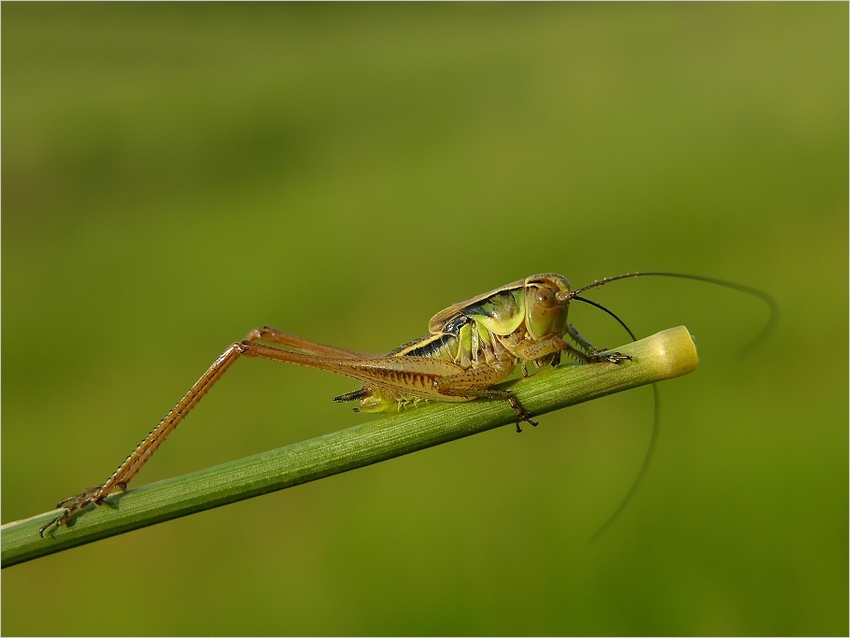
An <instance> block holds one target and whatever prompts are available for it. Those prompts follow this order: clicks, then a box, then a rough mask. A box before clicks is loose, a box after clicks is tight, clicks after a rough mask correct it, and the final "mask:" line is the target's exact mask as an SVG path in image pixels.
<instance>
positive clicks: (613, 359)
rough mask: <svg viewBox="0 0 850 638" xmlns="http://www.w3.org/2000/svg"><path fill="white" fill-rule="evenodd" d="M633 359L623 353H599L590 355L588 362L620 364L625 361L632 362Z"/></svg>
mask: <svg viewBox="0 0 850 638" xmlns="http://www.w3.org/2000/svg"><path fill="white" fill-rule="evenodd" d="M631 360H632V358H631V357H630V356H629V355H627V354H623V353H621V352H599V353H594V354H591V355H588V357H587V362H588V363H602V362H603V361H607V362H608V363H615V364H619V363H622V362H623V361H631Z"/></svg>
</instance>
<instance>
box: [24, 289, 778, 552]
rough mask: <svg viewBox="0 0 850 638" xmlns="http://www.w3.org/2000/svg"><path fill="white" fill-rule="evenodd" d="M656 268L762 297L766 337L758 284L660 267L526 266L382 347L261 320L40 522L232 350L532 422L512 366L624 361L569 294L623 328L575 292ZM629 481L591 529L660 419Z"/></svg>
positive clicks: (112, 484) (380, 402) (89, 495)
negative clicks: (353, 345) (485, 404)
mask: <svg viewBox="0 0 850 638" xmlns="http://www.w3.org/2000/svg"><path fill="white" fill-rule="evenodd" d="M647 276H663V277H680V278H685V279H695V280H698V281H703V282H707V283H711V284H716V285H719V286H724V287H726V288H732V289H734V290H738V291H741V292H745V293H747V294H750V295H754V296H756V297H758V298H760V299H762V300H763V301H765V302H766V303H767V304H768V305H769V306H770V308H771V311H772V314H771V322H770V323H769V324H768V326H767V327H766V328H765V329H764V330H763V331H762V335H761V336H765V335H766V333H767V331H768V330H769V329H770V327H772V323H773V320H774V318H775V317H776V314H777V313H776V309H777V307H776V303H775V302H774V301H773V299H772V298H771V297H770V296H769V295H767V294H766V293H764V292H762V291H760V290H757V289H755V288H750V287H749V286H742V285H740V284H736V283H732V282H728V281H723V280H720V279H714V278H711V277H702V276H699V275H687V274H680V273H667V272H635V273H628V274H625V275H618V276H615V277H608V278H606V279H601V280H597V281H595V282H593V283H592V284H589V285H587V286H583V287H581V288H577V289H571V288H570V284H569V282H568V281H567V279H566V277H564V276H563V275H558V274H555V273H546V274H541V275H532V276H531V277H526V278H525V279H519V280H517V281H514V282H513V283H510V284H507V285H506V286H502V287H501V288H497V289H495V290H491V291H490V292H486V293H484V294H483V295H479V296H477V297H473V298H471V299H467V300H466V301H462V302H460V303H456V304H454V305H452V306H449V307H448V308H446V309H445V310H443V311H441V312H438V313H437V314H436V315H434V316H433V317H432V318H431V321H430V322H429V323H428V334H427V335H425V336H424V337H422V338H420V339H415V340H413V341H411V342H409V343H406V344H404V345H402V346H399V347H398V348H396V349H395V350H392V351H391V352H389V353H387V354H376V353H368V352H358V351H355V350H346V349H344V348H337V347H334V346H327V345H323V344H320V343H316V342H314V341H308V340H306V339H302V338H300V337H296V336H294V335H291V334H288V333H286V332H282V331H280V330H276V329H274V328H269V327H264V328H258V329H255V330H252V331H251V332H249V333H248V335H247V336H246V337H245V339H243V340H242V341H237V342H235V343H232V344H231V345H230V346H229V347H228V348H227V349H226V350H225V351H224V352H222V353H221V355H220V356H219V357H218V358H217V359H216V360H215V362H214V363H213V364H212V365H211V366H210V368H209V369H208V370H207V371H206V372H205V373H204V374H203V376H201V378H200V379H199V380H198V381H197V382H196V383H195V385H193V386H192V387H191V389H190V390H189V392H187V393H186V395H185V396H184V397H183V398H182V399H181V400H180V402H179V403H178V404H177V405H176V406H174V408H173V409H172V410H171V412H169V413H168V414H167V415H166V417H165V418H164V419H163V420H162V421H161V422H160V423H159V425H157V426H156V427H155V428H154V429H153V430H152V431H151V433H150V434H148V436H147V437H145V439H144V440H143V441H142V442H141V443H140V444H139V445H138V447H136V449H135V450H133V453H132V454H130V456H128V457H127V459H126V460H125V461H124V462H123V463H122V464H121V465H120V466H119V467H118V469H117V470H115V472H114V473H113V474H112V476H110V477H109V478H108V479H107V480H106V481H105V482H104V483H103V484H101V485H99V486H97V487H93V488H90V489H87V490H85V491H84V492H82V493H81V494H78V495H76V496H72V497H70V498H66V499H64V500H62V501H60V502H59V503H58V504H57V506H56V507H57V508H59V509H61V510H62V513H61V514H59V515H58V516H57V517H56V518H55V519H53V520H51V521H50V522H49V523H47V524H46V525H44V526H43V527H42V528H41V530H40V533H41V535H42V537H43V536H44V533H45V531H47V529H48V528H50V527H51V526H54V525H55V526H56V527H59V526H61V525H64V524H65V523H67V522H68V520H69V519H70V518H71V517H72V516H74V515H75V514H77V513H79V512H82V511H83V510H85V509H87V508H88V507H89V506H90V505H97V506H100V505H103V504H104V502H105V501H104V499H105V498H106V497H107V496H108V495H109V494H112V493H113V492H115V491H124V490H126V488H127V484H128V483H129V482H130V481H131V480H132V479H133V477H135V476H136V474H137V473H138V472H139V470H141V468H142V466H143V465H144V464H145V463H146V462H147V461H148V459H149V458H150V457H151V456H152V455H153V453H154V452H156V450H157V449H158V448H159V446H160V445H161V444H162V443H163V441H165V439H166V437H167V436H168V435H169V434H170V433H171V432H172V431H173V430H174V428H176V427H177V425H178V424H179V423H180V422H181V421H182V420H183V419H184V418H185V417H186V415H187V414H188V413H189V411H190V410H191V409H192V408H193V407H195V405H196V404H197V403H198V401H200V400H201V398H202V397H203V396H204V395H205V394H206V393H207V391H208V390H209V389H210V388H211V387H212V386H213V385H214V384H215V383H216V382H217V381H218V380H219V379H220V378H221V376H222V375H223V374H224V373H225V372H226V371H227V369H228V368H229V367H230V366H231V365H233V363H234V362H235V361H236V360H237V359H239V358H240V357H261V358H265V359H273V360H275V361H285V362H288V363H296V364H299V365H304V366H310V367H314V368H319V369H322V370H328V371H330V372H335V373H337V374H342V375H346V376H349V377H353V378H355V379H358V380H360V381H362V382H363V385H362V386H361V387H360V388H359V389H357V390H354V391H353V392H349V393H347V394H343V395H341V396H338V397H336V398H334V401H337V402H344V401H358V402H359V407H357V408H355V410H360V411H362V412H382V411H388V410H392V411H397V410H399V409H401V408H403V407H406V406H409V405H414V404H417V403H420V402H423V401H424V402H427V401H471V400H473V399H480V398H483V399H498V400H503V401H507V402H508V403H509V404H510V406H511V408H513V410H514V412H515V413H516V419H517V424H516V430H517V432H520V431H521V426H520V424H521V423H522V422H526V423H529V424H531V425H537V422H536V421H534V420H533V419H532V416H533V415H532V414H530V413H529V412H528V411H527V410H525V408H523V406H522V405H521V404H520V402H519V401H518V400H517V398H516V397H515V396H514V394H513V393H511V391H510V390H506V389H502V388H497V387H495V386H496V384H498V383H500V382H501V381H504V380H505V379H506V378H507V377H508V376H509V375H510V374H511V373H512V372H513V371H514V370H515V369H516V367H517V366H519V367H520V368H521V370H522V373H523V376H526V375H527V374H528V365H529V364H532V365H534V366H535V367H536V368H542V367H544V366H547V365H551V366H556V365H558V363H560V360H561V356H562V354H563V353H566V354H568V355H569V356H571V357H573V358H574V359H576V360H578V361H579V362H581V363H586V364H600V365H620V364H623V363H624V362H628V361H630V360H631V358H630V357H628V356H626V355H623V354H621V353H619V352H607V351H604V350H601V349H599V348H596V347H594V346H593V345H592V344H590V343H589V342H588V341H587V340H586V339H585V338H584V337H582V336H581V334H580V333H579V332H578V330H576V328H575V327H574V326H572V325H571V324H569V323H568V322H567V313H568V310H569V305H570V302H571V301H573V300H576V301H581V302H584V303H587V304H590V305H592V306H595V307H597V308H599V309H601V310H603V311H604V312H606V313H608V314H609V315H611V316H612V317H614V319H616V320H617V321H618V322H619V323H620V324H621V325H622V326H623V327H624V328H625V329H626V330H627V331H628V332H629V334H630V336H631V337H632V339H634V338H635V336H634V335H633V334H632V332H631V330H629V328H628V327H627V326H626V324H625V323H623V322H622V321H621V320H620V319H619V317H617V316H616V315H615V314H614V313H613V312H611V311H610V310H608V309H607V308H605V307H604V306H602V305H601V304H598V303H596V302H595V301H591V300H590V299H586V298H584V297H582V296H581V293H583V292H584V291H586V290H590V289H592V288H597V287H599V286H602V285H605V284H607V283H610V282H612V281H616V280H619V279H627V278H632V277H647ZM657 416H658V410H657V391H656V421H655V423H656V425H655V428H654V429H653V438H652V440H651V441H650V448H649V451H648V453H647V456H646V457H645V459H644V463H643V466H642V467H641V470H640V471H639V473H638V477H637V479H636V480H635V483H634V484H633V485H632V488H631V490H630V491H629V493H628V494H627V496H626V498H625V499H624V500H623V502H622V503H621V505H620V507H619V508H618V509H617V511H615V513H614V514H613V515H612V516H611V517H610V518H609V519H608V521H607V522H606V523H605V524H604V525H603V526H602V528H601V529H600V530H599V532H597V535H598V534H599V533H601V531H602V530H604V529H605V528H606V527H607V526H608V525H609V524H610V523H611V522H612V521H613V520H614V518H616V516H617V515H618V514H619V513H620V512H621V511H622V509H623V508H624V507H625V505H626V503H628V501H629V499H630V497H631V495H632V494H633V493H634V490H635V489H636V487H637V484H638V482H639V481H640V478H641V477H642V475H643V473H644V472H645V470H646V467H647V466H648V461H649V458H650V455H651V451H652V447H653V446H654V442H655V439H656V434H657V426H658V418H657Z"/></svg>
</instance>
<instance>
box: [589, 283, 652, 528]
mask: <svg viewBox="0 0 850 638" xmlns="http://www.w3.org/2000/svg"><path fill="white" fill-rule="evenodd" d="M573 299H575V300H576V301H581V302H583V303H586V304H588V305H591V306H593V307H595V308H599V309H600V310H601V311H603V312H605V313H606V314H608V315H610V316H612V317H614V319H616V320H617V323H619V324H620V325H621V326H623V328H625V329H626V332H628V333H629V336H630V337H631V338H632V340H634V341H636V340H637V337H635V334H634V333H633V332H632V331H631V329H630V328H629V327H628V326H627V325H626V324H625V322H624V321H623V320H622V319H620V318H619V317H618V316H617V315H615V314H614V313H613V312H611V311H610V310H608V308H606V307H605V306H603V305H602V304H601V303H597V302H595V301H591V300H590V299H585V298H584V297H580V296H579V295H577V294H574V295H573ZM652 397H653V401H654V404H655V411H654V412H655V413H654V416H653V418H652V435H651V436H650V437H649V446H648V447H647V448H646V454H644V456H643V463H641V464H640V469H639V470H638V473H637V476H635V479H634V481H632V486H631V487H630V488H629V491H628V492H626V495H625V496H624V497H623V500H622V501H620V505H619V506H618V507H617V509H615V510H614V512H613V514H611V515H610V516H609V517H608V519H607V520H606V521H605V522H604V523H602V525H601V526H600V527H599V529H597V530H596V532H595V533H594V534H593V536H591V537H590V538H589V539H588V541H587V542H588V543H593V542H594V541H596V539H598V538H599V537H600V536H602V534H604V533H605V530H607V529H608V528H609V527H611V525H612V524H613V523H614V521H616V520H617V519H618V518H620V514H622V513H623V511H624V510H625V509H626V507H628V505H629V503H630V502H631V500H632V497H633V496H634V495H635V493H636V492H637V489H638V487H639V486H640V484H641V482H642V481H643V477H644V476H646V472H647V470H649V465H650V463H652V456H653V454H654V453H655V445H656V444H657V443H658V435H659V434H660V433H661V393H660V392H659V391H658V384H657V383H653V384H652Z"/></svg>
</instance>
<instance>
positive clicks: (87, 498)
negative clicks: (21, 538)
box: [38, 486, 105, 538]
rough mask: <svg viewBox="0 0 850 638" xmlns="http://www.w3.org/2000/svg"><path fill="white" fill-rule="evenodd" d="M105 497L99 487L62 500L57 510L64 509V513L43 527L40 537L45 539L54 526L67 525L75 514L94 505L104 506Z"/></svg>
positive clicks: (39, 531)
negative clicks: (46, 533) (45, 534)
mask: <svg viewBox="0 0 850 638" xmlns="http://www.w3.org/2000/svg"><path fill="white" fill-rule="evenodd" d="M104 496H105V495H104V494H102V488H101V487H100V486H98V487H90V488H89V489H87V490H86V491H85V492H83V493H82V494H77V495H76V496H69V497H68V498H65V499H62V500H61V501H59V502H58V503H57V504H56V507H57V509H62V513H61V514H60V515H59V516H57V517H56V518H54V519H52V520H51V521H49V522H48V523H47V524H46V525H43V526H42V527H41V529H39V530H38V533H39V535H40V536H41V537H42V538H44V533H45V532H46V531H47V530H48V529H50V528H51V527H53V526H54V525H55V526H56V527H57V528H59V527H62V525H65V524H66V523H67V522H68V520H69V519H70V518H71V517H72V516H73V515H74V514H76V513H77V512H80V511H82V510H84V509H86V508H87V507H88V506H89V505H91V504H92V503H94V504H95V505H98V506H100V505H102V504H103V497H104Z"/></svg>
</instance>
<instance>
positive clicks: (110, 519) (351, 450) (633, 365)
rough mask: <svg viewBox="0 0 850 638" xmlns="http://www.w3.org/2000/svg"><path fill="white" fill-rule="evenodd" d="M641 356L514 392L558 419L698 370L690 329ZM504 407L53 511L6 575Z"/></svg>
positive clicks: (468, 408)
mask: <svg viewBox="0 0 850 638" xmlns="http://www.w3.org/2000/svg"><path fill="white" fill-rule="evenodd" d="M617 350H618V351H619V352H622V353H623V354H628V355H631V356H632V357H633V361H631V362H624V363H621V364H619V365H614V364H608V363H602V364H594V365H562V366H560V367H558V368H556V369H554V370H548V371H545V372H543V373H541V374H537V375H534V376H532V377H530V378H528V379H523V380H521V381H518V382H517V383H515V384H514V385H512V386H511V389H512V391H513V392H515V393H516V396H517V398H518V399H519V400H520V402H521V403H522V405H523V406H524V407H525V408H526V409H527V410H529V411H530V412H532V413H533V414H535V415H540V414H544V413H546V412H551V411H552V410H558V409H560V408H564V407H567V406H570V405H575V404H576V403H582V402H584V401H589V400H591V399H596V398H599V397H602V396H605V395H608V394H612V393H614V392H620V391H622V390H628V389H629V388H635V387H638V386H642V385H646V384H648V383H652V382H655V381H662V380H664V379H670V378H673V377H677V376H680V375H683V374H687V373H688V372H691V371H693V370H694V369H695V368H696V366H697V363H698V358H697V354H696V348H695V346H694V343H693V340H692V338H691V335H690V333H689V332H688V330H687V329H686V328H685V327H684V326H679V327H678V328H671V329H669V330H664V331H662V332H659V333H657V334H654V335H652V336H650V337H647V338H646V339H641V340H640V341H636V342H633V343H629V344H626V345H624V346H622V347H620V348H617ZM515 420H516V419H515V415H514V412H513V410H512V409H511V408H510V406H509V405H508V403H507V402H506V401H496V400H477V401H471V402H468V403H454V404H450V403H434V404H429V405H427V406H424V407H421V408H416V409H411V410H408V411H405V412H402V413H400V414H392V415H389V416H386V417H382V418H379V419H373V420H370V421H367V422H365V423H362V424H360V425H356V426H354V427H350V428H347V429H345V430H340V431H338V432H333V433H330V434H325V435H323V436H319V437H316V438H314V439H309V440H307V441H302V442H300V443H295V444H293V445H288V446H286V447H282V448H278V449H275V450H270V451H268V452H263V453H262V454H257V455H254V456H249V457H246V458H243V459H239V460H236V461H231V462H229V463H224V464H223V465H217V466H215V467H211V468H207V469H205V470H201V471H199V472H192V473H191V474H185V475H183V476H178V477H175V478H171V479H166V480H163V481H158V482H156V483H152V484H149V485H143V486H140V487H134V488H132V489H130V490H128V491H127V492H126V493H124V494H114V495H112V496H110V497H109V498H108V499H107V503H109V504H110V505H111V507H101V508H92V509H91V510H89V511H86V512H83V513H82V514H80V515H78V516H76V517H74V519H72V520H71V522H70V523H71V524H70V525H68V526H66V527H61V528H59V529H52V530H51V531H48V533H47V534H46V537H45V538H41V536H40V535H39V528H40V527H41V526H42V525H44V524H45V523H46V522H47V521H49V520H50V518H52V517H55V516H56V515H57V514H58V513H59V512H58V510H52V511H50V512H44V513H42V514H38V515H36V516H33V517H31V518H28V519H25V520H20V521H14V522H11V523H7V524H5V525H3V526H2V528H0V541H2V566H3V567H4V568H5V567H9V566H10V565H16V564H18V563H22V562H25V561H28V560H32V559H34V558H39V557H41V556H47V555H48V554H53V553H55V552H60V551H63V550H66V549H70V548H72V547H76V546H78V545H84V544H85V543H91V542H93V541H97V540H100V539H103V538H108V537H110V536H115V535H117V534H123V533H125V532H129V531H131V530H134V529H139V528H141V527H146V526H148V525H154V524H156V523H161V522H163V521H167V520H170V519H173V518H178V517H180V516H186V515H188V514H193V513H195V512H201V511H204V510H208V509H211V508H213V507H219V506H221V505H227V504H228V503H234V502H236V501H241V500H243V499H247V498H253V497H255V496H260V495H262V494H268V493H269V492H274V491H276V490H282V489H284V488H287V487H292V486H294V485H299V484H301V483H306V482H308V481H314V480H316V479H319V478H322V477H325V476H331V475H333V474H339V473H341V472H346V471H348V470H353V469H355V468H358V467H363V466H366V465H371V464H372V463H377V462H379V461H384V460H386V459H391V458H394V457H397V456H401V455H403V454H408V453H410V452H415V451H416V450H422V449H425V448H428V447H431V446H434V445H439V444H441V443H447V442H448V441H453V440H455V439H459V438H462V437H465V436H469V435H470V434H477V433H479V432H485V431H487V430H491V429H493V428H497V427H501V426H503V425H511V427H513V424H514V422H515Z"/></svg>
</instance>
